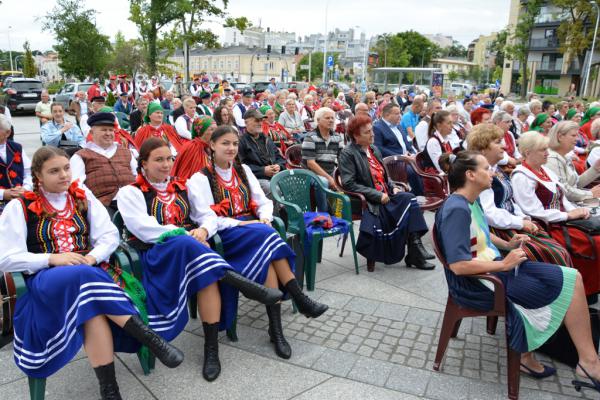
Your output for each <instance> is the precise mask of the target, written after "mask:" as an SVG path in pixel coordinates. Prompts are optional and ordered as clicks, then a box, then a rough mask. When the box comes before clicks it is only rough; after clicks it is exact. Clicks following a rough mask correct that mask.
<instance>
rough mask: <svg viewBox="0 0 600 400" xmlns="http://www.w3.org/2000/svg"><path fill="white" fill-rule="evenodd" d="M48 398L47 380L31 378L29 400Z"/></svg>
mask: <svg viewBox="0 0 600 400" xmlns="http://www.w3.org/2000/svg"><path fill="white" fill-rule="evenodd" d="M45 396H46V379H45V378H31V377H30V378H29V398H30V399H31V400H44V397H45Z"/></svg>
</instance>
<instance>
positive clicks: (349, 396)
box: [294, 378, 419, 400]
mask: <svg viewBox="0 0 600 400" xmlns="http://www.w3.org/2000/svg"><path fill="white" fill-rule="evenodd" d="M323 399H343V400H399V399H402V400H418V399H419V398H418V397H415V396H411V395H409V394H406V393H400V392H397V391H394V390H390V389H385V388H381V387H377V386H372V385H368V384H366V383H360V382H355V381H352V380H348V379H342V378H332V379H329V380H327V381H326V382H324V383H322V384H320V385H318V386H315V387H314V388H312V389H310V390H308V391H306V392H304V393H302V394H301V395H300V396H298V397H294V400H323Z"/></svg>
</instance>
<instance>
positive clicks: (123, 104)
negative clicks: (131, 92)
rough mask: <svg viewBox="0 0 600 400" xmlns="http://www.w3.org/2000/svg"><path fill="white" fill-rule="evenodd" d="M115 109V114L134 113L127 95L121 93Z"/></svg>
mask: <svg viewBox="0 0 600 400" xmlns="http://www.w3.org/2000/svg"><path fill="white" fill-rule="evenodd" d="M113 108H114V110H115V112H122V113H125V114H127V115H129V114H131V111H133V104H131V102H130V101H129V97H127V93H121V95H120V96H119V98H118V99H117V102H116V103H115V106H114V107H113Z"/></svg>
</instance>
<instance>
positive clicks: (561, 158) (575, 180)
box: [545, 121, 600, 202]
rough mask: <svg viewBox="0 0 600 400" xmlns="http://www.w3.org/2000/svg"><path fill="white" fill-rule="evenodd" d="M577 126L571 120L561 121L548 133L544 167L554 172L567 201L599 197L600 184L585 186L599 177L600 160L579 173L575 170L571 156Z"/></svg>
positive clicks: (572, 155) (575, 140)
mask: <svg viewBox="0 0 600 400" xmlns="http://www.w3.org/2000/svg"><path fill="white" fill-rule="evenodd" d="M578 129H579V126H577V124H576V123H575V122H573V121H561V122H559V123H558V124H556V125H554V126H553V127H552V129H550V132H549V133H548V140H549V143H548V147H549V148H550V150H548V153H549V155H548V161H547V162H546V165H545V166H546V168H548V169H550V170H551V171H552V172H554V173H555V174H556V177H557V178H558V181H559V183H560V184H561V185H562V189H564V192H565V196H566V197H567V199H568V200H569V201H572V202H581V201H584V200H588V199H593V198H598V197H600V185H596V186H594V187H592V188H591V189H586V187H587V186H588V185H589V184H590V183H592V182H593V181H594V180H596V179H598V177H600V161H596V162H594V165H593V166H592V167H590V168H588V169H587V170H586V171H585V172H583V173H582V174H581V175H579V174H578V173H577V171H576V170H575V166H574V165H573V160H572V157H576V156H575V155H574V154H573V153H571V152H572V151H573V149H574V148H575V143H576V142H577V131H578Z"/></svg>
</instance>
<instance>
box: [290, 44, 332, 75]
mask: <svg viewBox="0 0 600 400" xmlns="http://www.w3.org/2000/svg"><path fill="white" fill-rule="evenodd" d="M329 55H333V64H334V66H335V65H336V64H337V63H338V58H339V54H338V53H329ZM300 65H309V63H308V54H305V55H304V56H303V57H302V58H301V59H300V62H299V63H298V66H297V67H296V79H298V80H305V79H308V70H307V69H300ZM310 65H311V70H310V75H311V76H310V77H311V79H312V80H313V81H314V80H316V79H317V78H318V77H321V76H323V52H322V51H317V52H313V53H312V56H311V64H310Z"/></svg>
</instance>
